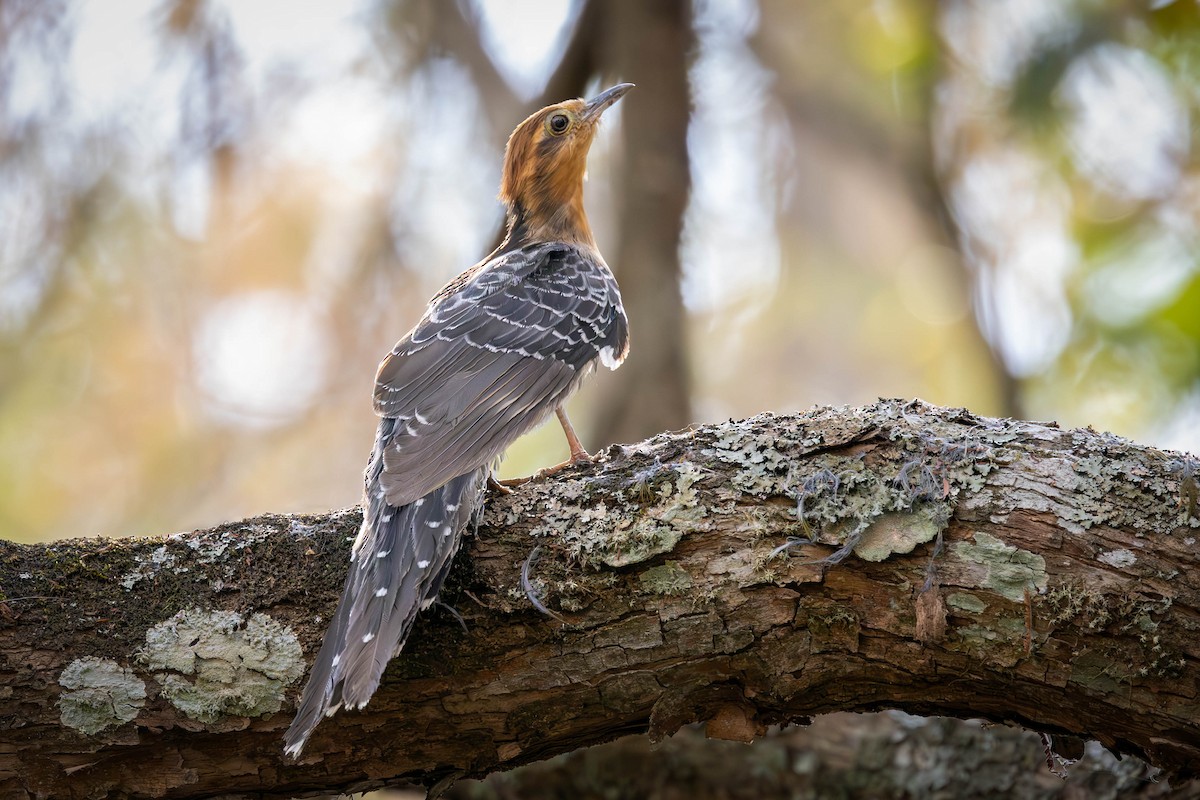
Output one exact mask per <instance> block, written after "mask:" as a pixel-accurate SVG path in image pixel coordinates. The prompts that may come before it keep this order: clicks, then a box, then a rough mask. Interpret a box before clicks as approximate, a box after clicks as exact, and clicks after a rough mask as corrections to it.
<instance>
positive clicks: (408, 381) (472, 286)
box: [375, 244, 628, 505]
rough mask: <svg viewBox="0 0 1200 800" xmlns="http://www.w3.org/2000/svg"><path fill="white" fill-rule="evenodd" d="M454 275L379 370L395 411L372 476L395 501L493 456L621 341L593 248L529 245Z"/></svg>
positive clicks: (379, 387) (385, 406)
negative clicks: (379, 467) (379, 470)
mask: <svg viewBox="0 0 1200 800" xmlns="http://www.w3.org/2000/svg"><path fill="white" fill-rule="evenodd" d="M454 286H455V288H454V290H453V291H449V290H447V291H443V293H441V294H439V295H438V298H437V299H436V300H435V302H434V303H433V304H432V305H431V306H430V308H429V310H428V311H427V312H426V314H425V317H424V318H423V319H422V320H421V322H420V323H418V324H417V326H416V327H415V328H414V329H413V330H412V331H411V332H410V333H409V335H408V336H406V337H405V338H404V339H402V340H401V341H400V343H399V344H397V345H396V347H395V348H394V349H393V351H392V353H391V354H389V356H388V357H387V358H386V359H384V361H383V363H382V364H381V365H380V368H379V373H378V375H377V376H376V388H375V410H376V412H377V413H379V414H381V415H383V416H385V417H393V416H394V417H396V418H397V420H398V424H397V426H396V433H395V435H394V436H393V438H392V440H391V443H390V444H389V445H388V447H387V449H386V450H385V453H384V473H383V475H382V477H381V479H380V480H381V483H382V485H383V487H384V489H385V490H386V492H387V500H388V502H389V503H391V504H393V505H403V504H405V503H409V502H412V501H413V500H415V499H417V498H418V497H422V496H424V495H425V494H427V493H428V492H429V491H431V490H432V489H434V488H436V487H437V486H439V485H441V484H442V483H444V482H445V481H447V480H449V479H450V478H452V477H454V476H456V475H459V474H462V473H463V472H466V471H469V470H471V469H474V468H475V467H477V466H479V465H481V464H485V463H490V462H491V461H492V460H493V459H495V458H496V457H497V456H499V455H500V454H501V453H503V451H504V450H505V449H506V448H507V447H508V445H509V444H511V443H512V442H513V441H514V440H515V439H517V438H518V437H519V436H521V435H522V434H524V433H525V432H526V431H528V430H530V429H531V428H533V427H535V426H537V425H539V424H541V422H543V421H544V420H545V419H546V418H547V417H548V416H549V414H550V413H551V412H552V411H553V410H554V408H555V407H556V406H558V405H559V404H561V403H562V402H564V401H565V400H566V398H567V397H568V396H570V394H571V393H572V392H573V391H574V389H575V388H576V387H577V386H578V384H579V381H580V380H581V379H582V377H583V376H584V375H585V374H586V373H587V372H588V371H589V370H590V368H591V365H592V364H593V363H594V362H595V360H596V358H597V357H598V356H599V354H600V352H601V350H603V349H605V348H610V352H612V353H614V354H617V355H616V357H617V358H618V359H619V357H621V356H623V355H624V351H625V349H626V348H627V341H628V334H627V326H626V322H625V316H624V311H623V310H622V308H621V298H620V293H619V291H618V290H617V288H616V282H615V280H614V279H613V278H612V273H611V272H610V271H609V270H608V267H607V266H606V265H605V264H604V262H603V260H601V259H600V258H599V256H598V255H593V254H590V253H585V252H583V251H581V250H580V249H578V248H575V247H572V246H569V245H564V244H540V245H534V246H531V247H527V248H523V249H521V250H517V251H513V252H511V253H507V254H505V255H503V256H501V257H498V258H496V259H493V260H492V261H490V262H488V263H487V264H485V265H483V267H481V268H479V269H478V270H477V271H476V272H475V273H474V275H473V276H472V277H469V278H467V279H464V278H460V279H459V280H458V281H457V282H456V284H454Z"/></svg>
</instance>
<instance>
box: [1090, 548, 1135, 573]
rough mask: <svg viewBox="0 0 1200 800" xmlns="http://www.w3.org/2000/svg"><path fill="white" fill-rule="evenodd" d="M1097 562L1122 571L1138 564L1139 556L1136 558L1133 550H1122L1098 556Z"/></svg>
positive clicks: (1110, 551)
mask: <svg viewBox="0 0 1200 800" xmlns="http://www.w3.org/2000/svg"><path fill="white" fill-rule="evenodd" d="M1096 560H1097V561H1101V562H1103V563H1105V564H1108V565H1109V566H1110V567H1117V568H1118V569H1122V568H1124V567H1130V566H1133V565H1134V564H1136V563H1137V556H1135V555H1134V554H1133V552H1132V551H1131V550H1125V549H1123V548H1122V549H1120V550H1109V551H1108V552H1105V553H1101V554H1100V555H1098V556H1096Z"/></svg>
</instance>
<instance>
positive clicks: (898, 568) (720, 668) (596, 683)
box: [0, 401, 1200, 798]
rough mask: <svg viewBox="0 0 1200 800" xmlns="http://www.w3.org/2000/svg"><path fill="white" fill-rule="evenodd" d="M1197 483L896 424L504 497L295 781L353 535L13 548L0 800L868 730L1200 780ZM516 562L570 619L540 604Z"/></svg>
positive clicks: (745, 424) (1164, 466)
mask: <svg viewBox="0 0 1200 800" xmlns="http://www.w3.org/2000/svg"><path fill="white" fill-rule="evenodd" d="M1198 473H1200V463H1198V462H1197V461H1196V460H1194V459H1191V458H1188V457H1184V456H1179V455H1177V454H1170V453H1165V452H1163V451H1160V450H1155V449H1152V448H1147V447H1142V446H1139V445H1136V444H1134V443H1132V442H1128V441H1126V440H1122V439H1119V438H1117V437H1113V436H1110V435H1104V434H1098V433H1095V432H1092V431H1063V430H1059V429H1057V428H1056V427H1054V426H1046V425H1039V424H1034V423H1027V422H1012V421H1002V420H995V419H987V418H981V417H976V416H974V415H972V414H970V413H969V412H967V411H963V410H950V409H941V408H935V407H931V406H927V405H924V404H921V403H917V402H914V403H902V402H899V401H881V402H880V403H877V404H875V405H872V406H869V407H865V408H859V409H816V410H813V411H811V412H808V413H806V414H799V415H789V416H774V415H761V416H758V417H755V418H752V419H749V420H745V421H742V422H730V423H727V424H721V425H714V426H708V427H704V428H700V429H698V430H695V431H691V432H683V433H674V434H663V435H660V436H657V437H655V438H653V439H651V440H649V441H646V442H643V443H641V444H638V445H634V446H630V447H623V448H622V447H614V448H611V449H610V450H609V451H607V452H606V453H604V454H603V456H602V458H601V460H600V461H599V462H598V463H596V464H594V465H591V466H588V467H585V468H580V469H572V470H569V471H564V472H562V473H559V474H558V475H556V476H554V477H552V478H549V479H546V480H541V481H536V482H531V483H528V484H526V485H524V486H522V487H520V488H519V489H518V490H517V491H516V492H514V493H513V494H511V495H508V496H503V497H492V498H491V500H490V505H489V508H488V510H487V513H486V515H485V518H484V520H483V523H482V525H481V527H480V528H479V531H478V535H477V536H476V537H475V538H473V539H471V540H470V541H469V543H468V545H467V547H466V548H465V552H464V554H463V555H462V556H461V557H460V558H459V560H458V562H457V564H456V567H455V570H454V572H453V574H452V576H451V579H450V582H449V584H448V586H447V588H446V590H445V592H444V593H443V599H444V600H446V601H447V602H448V603H449V604H451V605H453V606H454V607H456V608H457V609H458V610H459V611H460V612H461V613H462V615H463V616H464V617H465V619H466V622H467V625H468V628H469V632H467V633H464V632H463V631H462V630H461V628H460V627H459V625H458V622H457V621H456V620H455V619H454V618H453V616H452V615H450V614H449V613H446V612H436V611H435V612H432V613H429V614H427V615H425V616H424V617H423V618H422V619H421V620H419V622H418V625H417V630H416V631H415V632H414V634H413V636H412V637H411V638H410V640H409V643H408V645H407V647H406V649H405V651H404V653H403V654H402V655H401V656H399V657H398V658H397V659H395V660H394V661H393V663H392V665H391V667H390V668H389V670H388V673H387V676H386V678H385V682H384V686H383V687H382V688H381V690H380V692H379V693H378V694H377V695H376V697H375V698H374V699H373V700H372V702H371V704H370V705H369V706H368V707H367V709H365V710H364V711H362V712H354V713H340V714H338V715H336V716H334V717H333V718H331V719H329V720H326V721H325V722H323V723H322V725H321V726H320V727H319V728H318V729H317V732H316V734H315V735H314V737H313V740H312V741H311V742H310V744H309V746H308V749H307V750H306V751H305V753H304V755H303V757H302V759H301V760H300V761H299V762H298V763H293V762H290V761H288V760H286V759H285V758H284V757H283V754H282V748H281V744H280V735H281V733H282V730H283V729H284V727H286V725H287V723H288V721H289V719H290V711H291V709H292V704H293V702H294V699H295V695H296V693H297V691H298V688H299V681H298V680H297V676H298V675H299V674H300V671H301V668H302V667H303V660H304V659H305V658H307V657H308V656H311V654H312V653H313V652H314V651H315V648H316V646H317V644H318V643H319V639H320V636H321V633H322V630H323V625H324V620H325V619H327V618H328V616H329V614H330V612H331V611H332V609H333V607H334V604H335V602H336V600H337V596H338V593H339V590H340V588H341V583H342V580H343V578H344V575H345V570H346V563H347V562H346V557H347V552H348V548H349V539H350V538H352V537H353V535H354V533H355V531H356V527H357V524H358V521H359V520H358V513H357V511H344V512H337V513H333V514H330V515H326V516H308V517H282V516H269V517H260V518H256V519H252V520H246V521H243V522H237V523H230V524H228V525H224V526H221V527H219V528H216V529H213V530H209V531H196V532H193V533H188V534H176V535H173V536H169V537H165V538H157V539H128V540H111V539H89V540H73V541H67V542H55V543H51V544H48V545H39V546H21V545H13V544H6V545H4V546H3V549H2V551H0V556H2V557H0V587H2V589H3V592H4V602H3V603H2V604H0V623H2V624H3V629H4V635H3V638H2V639H0V671H2V672H3V676H4V684H3V688H2V690H0V721H2V725H0V794H3V796H6V797H8V796H12V797H26V796H27V797H55V798H76V797H80V798H82V797H105V796H109V797H121V796H126V797H172V798H184V797H211V796H215V795H220V796H230V797H242V796H245V797H249V796H253V797H276V796H277V797H298V796H305V795H306V794H309V795H316V794H328V793H330V792H332V791H361V790H364V789H369V788H376V787H380V786H385V785H391V784H399V783H403V782H414V783H425V784H430V783H434V782H437V781H438V780H441V779H443V778H447V777H449V776H456V775H466V776H478V775H483V774H486V773H488V772H491V771H495V770H504V769H508V768H511V767H513V766H516V765H519V764H524V763H528V762H531V761H536V760H539V759H543V758H547V757H549V756H552V755H555V754H558V753H563V752H567V751H569V750H573V749H575V748H578V747H581V746H585V745H589V744H595V743H599V742H603V741H607V740H610V739H613V738H616V737H618V736H621V735H623V734H627V733H649V735H650V736H651V737H652V738H656V737H662V736H665V735H668V734H670V733H672V732H674V731H675V730H677V729H678V728H679V727H680V726H682V725H684V724H687V723H691V722H695V721H708V722H709V723H710V724H709V731H710V733H714V734H716V735H719V736H721V737H723V738H728V739H741V740H748V739H752V738H754V737H756V736H758V735H760V733H761V732H762V731H763V730H764V729H765V726H767V725H770V724H772V723H781V722H796V721H803V720H805V719H806V718H808V717H811V716H813V715H817V714H823V713H827V712H832V711H865V710H875V709H881V708H897V709H902V710H906V711H909V712H912V713H916V714H923V715H939V714H940V715H947V716H959V717H978V718H985V719H990V720H994V721H998V722H1012V723H1016V724H1018V725H1022V726H1025V727H1029V728H1033V729H1037V730H1044V731H1052V732H1058V733H1072V734H1076V735H1080V736H1084V737H1087V738H1091V739H1096V740H1098V741H1099V742H1101V743H1102V744H1104V745H1105V746H1107V747H1108V748H1110V749H1112V750H1114V751H1117V752H1121V753H1130V754H1135V755H1138V756H1141V757H1143V758H1145V759H1146V760H1148V761H1150V762H1151V763H1153V764H1155V765H1157V766H1159V767H1161V768H1163V769H1164V770H1166V772H1167V773H1168V775H1170V776H1172V777H1173V778H1174V779H1186V778H1189V777H1191V776H1193V775H1194V773H1195V772H1196V771H1197V765H1200V722H1198V720H1200V696H1198V695H1200V662H1198V660H1197V659H1198V656H1200V637H1198V636H1197V630H1200V602H1198V601H1200V569H1198V566H1200V565H1198V563H1197V562H1198V561H1200V547H1197V536H1200V533H1198V528H1200V518H1198V514H1200V511H1198V510H1197V507H1196V506H1197V500H1196V498H1197V495H1198V492H1197V486H1196V480H1197V476H1198ZM789 539H791V546H790V547H787V548H783V549H781V546H782V545H785V544H788V541H789ZM805 540H807V543H805ZM534 545H541V548H540V550H539V556H538V558H537V559H536V561H535V562H534V563H533V564H532V570H531V574H532V583H533V587H534V589H535V590H536V591H537V592H538V593H539V594H540V598H541V602H542V603H544V604H545V605H546V606H547V607H549V608H550V609H552V610H553V611H555V612H556V613H557V614H559V615H560V616H561V617H562V618H563V619H564V620H565V621H566V624H563V623H562V622H559V621H556V620H553V619H550V618H547V617H545V616H543V615H541V614H539V613H538V612H536V611H535V610H534V609H533V607H532V605H531V603H530V602H529V600H528V599H527V598H526V596H525V591H524V589H523V588H522V581H521V569H522V565H523V564H524V563H525V561H526V558H527V556H528V555H529V553H530V552H531V550H532V548H533V546H534ZM206 620H207V621H206ZM301 648H302V651H303V654H304V655H301ZM298 662H299V663H298ZM185 701H186V702H185Z"/></svg>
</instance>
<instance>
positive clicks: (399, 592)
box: [284, 419, 488, 757]
mask: <svg viewBox="0 0 1200 800" xmlns="http://www.w3.org/2000/svg"><path fill="white" fill-rule="evenodd" d="M394 424H395V420H392V419H383V420H381V421H380V425H379V433H378V436H377V438H376V441H375V450H374V452H373V453H372V454H371V461H370V463H369V464H368V466H367V472H366V476H365V478H366V501H365V503H364V508H363V523H362V528H361V530H360V531H359V534H358V538H357V539H356V540H355V541H354V548H353V550H352V551H351V556H350V561H351V563H350V574H349V575H347V576H346V588H345V589H344V590H343V592H342V599H341V600H340V601H339V603H338V607H337V612H336V613H335V614H334V617H333V620H332V621H331V622H330V624H329V628H328V630H327V631H326V632H325V641H324V643H323V644H322V645H321V649H320V651H319V652H318V653H317V658H316V661H314V662H313V666H312V669H311V670H310V671H309V675H308V684H307V685H306V686H305V687H304V693H303V695H302V696H301V698H300V707H299V709H298V710H297V712H296V718H295V719H294V720H293V721H292V724H291V726H290V727H289V728H288V730H287V733H286V734H284V743H285V748H286V752H287V753H288V755H290V756H292V757H296V756H298V755H299V754H300V751H301V750H303V749H304V744H305V742H307V741H308V737H309V735H310V734H311V733H312V731H313V729H314V728H316V726H317V723H319V722H320V721H321V719H322V717H326V716H329V715H331V714H333V713H334V712H336V711H337V710H338V709H339V708H341V707H342V706H343V705H345V706H346V707H347V708H362V707H363V706H365V705H366V704H367V701H368V700H370V699H371V695H373V694H374V693H375V690H376V689H377V688H378V687H379V681H380V678H382V677H383V670H384V668H385V667H386V666H387V663H388V661H389V660H390V659H391V658H392V656H394V655H395V654H396V653H398V652H399V651H400V648H401V647H402V646H403V645H404V640H405V638H406V637H407V636H408V632H409V630H410V629H411V628H412V624H413V620H415V619H416V616H417V612H418V611H420V610H422V609H424V608H427V607H428V606H429V605H430V604H431V603H433V601H434V599H436V597H437V593H438V590H439V589H440V588H441V586H442V582H443V581H444V580H445V578H446V573H447V572H448V571H449V569H450V563H451V561H452V560H453V559H454V554H455V553H456V552H457V551H458V545H459V542H460V541H461V539H462V535H463V531H464V530H465V529H466V527H467V524H468V523H469V522H470V520H471V517H472V516H473V515H474V514H475V512H476V511H477V510H478V509H479V508H480V507H481V505H482V498H483V489H484V486H485V484H486V481H487V475H488V469H487V468H486V467H482V468H480V469H477V470H475V471H473V472H468V473H466V474H465V475H460V476H458V477H457V478H454V479H452V480H451V481H449V482H448V483H446V484H444V485H442V486H440V487H439V488H437V489H435V490H433V491H432V492H430V493H429V494H427V495H425V496H424V497H422V498H420V499H419V500H416V501H415V502H413V503H409V504H408V505H406V506H400V507H396V506H390V505H388V504H387V501H386V500H384V497H383V490H382V488H381V487H380V485H379V476H380V473H381V471H382V468H383V456H382V453H383V448H384V446H385V445H386V444H387V443H388V441H390V439H391V432H392V428H393V426H394Z"/></svg>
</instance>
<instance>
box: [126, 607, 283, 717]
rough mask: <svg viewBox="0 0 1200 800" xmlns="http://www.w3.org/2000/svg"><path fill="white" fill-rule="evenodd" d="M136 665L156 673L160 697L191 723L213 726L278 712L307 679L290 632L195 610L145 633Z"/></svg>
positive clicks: (266, 621) (258, 619)
mask: <svg viewBox="0 0 1200 800" xmlns="http://www.w3.org/2000/svg"><path fill="white" fill-rule="evenodd" d="M138 660H139V661H140V662H141V663H143V664H145V665H146V666H147V667H148V668H150V669H152V670H159V672H156V674H155V678H156V679H157V680H158V682H159V683H160V684H161V685H162V696H163V697H164V698H165V699H166V700H167V701H169V702H170V703H171V704H172V705H174V706H175V707H176V708H178V709H179V710H180V711H182V712H183V713H184V714H186V715H187V716H189V717H191V718H192V719H196V720H199V721H201V722H206V723H211V722H216V721H217V720H218V719H220V718H221V717H223V716H244V717H257V716H261V715H263V714H271V713H274V712H276V711H278V710H279V709H280V708H281V707H282V705H283V694H284V689H285V688H286V687H287V686H288V685H290V684H292V683H294V682H295V681H296V680H297V679H298V678H299V677H300V676H301V675H302V674H303V673H304V659H303V654H302V652H301V649H300V643H299V642H298V641H297V639H296V635H295V634H294V633H292V631H291V629H290V628H288V627H287V626H285V625H282V624H280V623H278V622H276V621H275V620H273V619H271V618H270V617H268V616H267V615H266V614H254V615H252V616H251V617H250V618H249V619H246V618H244V617H243V616H242V615H241V614H237V613H235V612H232V611H203V610H201V609H198V608H190V609H185V610H183V611H180V612H179V613H178V614H176V615H175V616H173V617H171V618H170V619H169V620H167V621H165V622H162V623H159V624H158V625H155V626H154V627H153V628H151V629H150V630H149V631H147V632H146V645H145V647H144V648H143V649H142V651H141V652H140V653H139V654H138Z"/></svg>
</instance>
